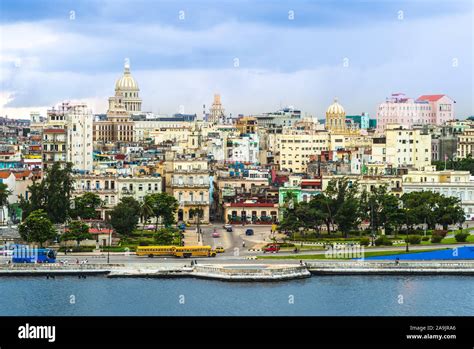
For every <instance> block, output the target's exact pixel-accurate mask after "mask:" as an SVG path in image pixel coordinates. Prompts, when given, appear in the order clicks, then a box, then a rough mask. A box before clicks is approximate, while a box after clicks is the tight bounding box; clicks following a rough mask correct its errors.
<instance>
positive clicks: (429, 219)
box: [401, 191, 440, 229]
mask: <svg viewBox="0 0 474 349" xmlns="http://www.w3.org/2000/svg"><path fill="white" fill-rule="evenodd" d="M439 195H440V194H438V193H433V192H431V191H416V192H411V193H405V194H403V195H402V197H401V200H402V202H403V208H404V210H405V220H406V224H407V226H409V227H410V228H411V227H413V225H417V224H427V226H428V229H435V227H436V222H437V217H436V208H437V204H438V196H439Z"/></svg>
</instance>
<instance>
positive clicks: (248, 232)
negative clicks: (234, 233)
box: [245, 229, 253, 236]
mask: <svg viewBox="0 0 474 349" xmlns="http://www.w3.org/2000/svg"><path fill="white" fill-rule="evenodd" d="M245 235H247V236H249V235H253V229H247V230H246V231H245Z"/></svg>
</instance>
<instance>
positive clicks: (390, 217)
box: [363, 185, 405, 233]
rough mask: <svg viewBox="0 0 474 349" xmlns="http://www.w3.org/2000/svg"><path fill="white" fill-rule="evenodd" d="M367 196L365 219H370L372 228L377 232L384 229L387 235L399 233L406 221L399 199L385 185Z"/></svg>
mask: <svg viewBox="0 0 474 349" xmlns="http://www.w3.org/2000/svg"><path fill="white" fill-rule="evenodd" d="M365 194H366V199H365V200H366V201H365V202H366V204H365V208H363V209H364V211H365V212H366V213H365V214H364V218H368V219H369V222H370V227H371V228H372V229H373V230H374V231H375V232H377V231H378V230H379V228H383V229H384V230H385V232H386V233H390V232H392V231H395V232H397V231H398V229H399V227H400V226H401V225H402V224H403V223H404V220H405V216H404V211H403V209H402V208H401V207H400V200H399V199H398V197H396V196H395V195H392V194H391V193H389V192H388V190H387V186H385V185H381V186H379V187H378V188H376V189H375V190H373V191H372V192H370V193H365Z"/></svg>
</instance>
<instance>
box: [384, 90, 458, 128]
mask: <svg viewBox="0 0 474 349" xmlns="http://www.w3.org/2000/svg"><path fill="white" fill-rule="evenodd" d="M454 103H456V102H455V101H454V100H453V99H451V98H450V97H448V96H446V95H423V96H420V97H418V98H417V99H413V98H409V97H406V96H405V95H404V94H403V93H394V94H392V96H391V97H389V98H387V100H386V101H385V102H383V103H381V104H380V105H379V106H378V108H377V129H378V130H379V131H384V130H385V129H386V127H387V125H388V124H400V125H403V126H405V127H407V128H411V127H412V126H413V125H425V124H434V125H441V124H443V123H444V122H446V121H449V120H454V119H455V115H454Z"/></svg>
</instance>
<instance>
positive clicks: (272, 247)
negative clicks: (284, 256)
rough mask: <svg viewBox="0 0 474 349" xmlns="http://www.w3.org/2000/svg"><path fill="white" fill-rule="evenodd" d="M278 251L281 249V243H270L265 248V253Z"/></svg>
mask: <svg viewBox="0 0 474 349" xmlns="http://www.w3.org/2000/svg"><path fill="white" fill-rule="evenodd" d="M278 251H280V246H279V245H275V244H274V245H268V246H267V247H265V248H264V249H263V253H266V252H271V253H277V252H278Z"/></svg>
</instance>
